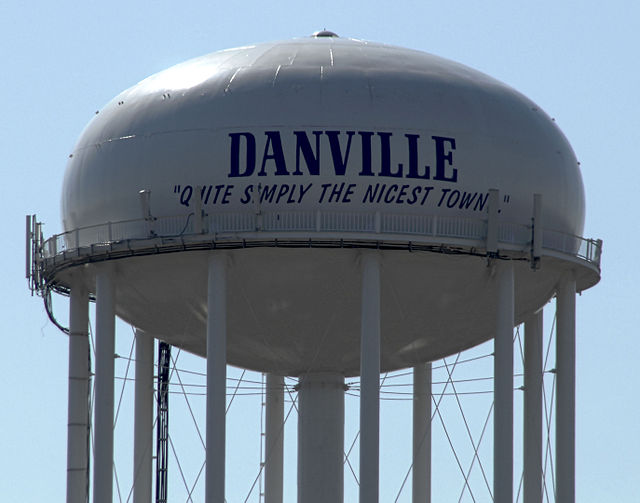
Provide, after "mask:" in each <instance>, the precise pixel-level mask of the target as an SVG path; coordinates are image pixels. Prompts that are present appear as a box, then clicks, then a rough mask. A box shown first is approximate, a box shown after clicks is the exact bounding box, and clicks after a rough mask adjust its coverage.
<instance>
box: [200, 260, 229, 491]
mask: <svg viewBox="0 0 640 503" xmlns="http://www.w3.org/2000/svg"><path fill="white" fill-rule="evenodd" d="M207 313H208V316H207V419H206V422H207V424H206V435H207V442H206V459H207V467H206V472H205V499H206V501H207V503H225V499H224V495H225V492H224V484H225V432H226V419H225V409H226V396H227V389H226V385H227V256H226V254H225V253H224V252H213V253H211V254H210V256H209V257H208V295H207Z"/></svg>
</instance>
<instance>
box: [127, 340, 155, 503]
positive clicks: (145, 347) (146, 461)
mask: <svg viewBox="0 0 640 503" xmlns="http://www.w3.org/2000/svg"><path fill="white" fill-rule="evenodd" d="M154 340H155V339H154V338H153V337H152V336H151V335H149V334H147V333H145V332H143V331H142V330H136V353H135V355H136V369H135V404H134V411H133V414H134V426H133V427H134V431H133V478H132V479H133V503H151V495H152V489H151V487H152V471H153V470H152V469H153V404H154V395H153V391H154V387H153V363H154V358H153V354H154V351H153V342H154Z"/></svg>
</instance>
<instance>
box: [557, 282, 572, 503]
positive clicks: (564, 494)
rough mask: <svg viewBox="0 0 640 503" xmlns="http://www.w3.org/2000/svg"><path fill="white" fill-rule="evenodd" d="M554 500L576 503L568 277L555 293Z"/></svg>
mask: <svg viewBox="0 0 640 503" xmlns="http://www.w3.org/2000/svg"><path fill="white" fill-rule="evenodd" d="M556 302H557V322H556V323H557V334H556V432H555V433H556V500H557V501H559V502H560V501H561V502H562V503H574V502H575V477H576V460H575V455H576V424H575V423H576V282H575V279H574V277H573V275H572V274H571V273H570V272H569V273H567V274H566V275H565V276H564V277H563V278H562V280H561V281H560V283H559V285H558V291H557V300H556Z"/></svg>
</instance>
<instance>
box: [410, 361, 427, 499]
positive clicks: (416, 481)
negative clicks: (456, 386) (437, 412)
mask: <svg viewBox="0 0 640 503" xmlns="http://www.w3.org/2000/svg"><path fill="white" fill-rule="evenodd" d="M412 470H413V472H412V480H413V487H412V499H411V502H412V503H431V363H424V364H421V365H416V366H415V367H413V467H412Z"/></svg>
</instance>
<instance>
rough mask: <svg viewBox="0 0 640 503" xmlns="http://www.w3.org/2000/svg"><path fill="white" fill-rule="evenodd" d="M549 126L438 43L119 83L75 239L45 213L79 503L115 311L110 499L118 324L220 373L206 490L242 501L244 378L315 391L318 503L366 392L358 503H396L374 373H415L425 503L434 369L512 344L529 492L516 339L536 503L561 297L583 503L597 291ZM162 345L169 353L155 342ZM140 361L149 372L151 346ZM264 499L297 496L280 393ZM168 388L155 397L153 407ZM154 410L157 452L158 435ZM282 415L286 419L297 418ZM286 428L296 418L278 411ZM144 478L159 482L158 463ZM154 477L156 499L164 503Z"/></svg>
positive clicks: (37, 253)
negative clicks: (544, 364)
mask: <svg viewBox="0 0 640 503" xmlns="http://www.w3.org/2000/svg"><path fill="white" fill-rule="evenodd" d="M584 213H585V202H584V191H583V186H582V179H581V175H580V170H579V167H578V163H577V161H576V158H575V155H574V153H573V151H572V149H571V147H570V145H569V143H568V142H567V140H566V139H565V137H564V136H563V134H562V133H561V131H560V130H559V129H558V128H557V126H556V124H555V123H554V121H553V120H552V119H551V118H550V117H549V116H547V115H546V114H545V113H544V112H543V111H542V110H541V109H540V108H539V107H538V106H537V105H536V104H534V103H533V102H531V101H530V100H528V99H527V98H526V97H524V96H522V95H521V94H519V93H518V92H516V91H515V90H513V89H511V88H510V87H508V86H506V85H504V84H502V83H500V82H498V81H496V80H494V79H492V78H491V77H488V76H486V75H484V74H482V73H480V72H477V71H475V70H472V69H470V68H468V67H466V66H463V65H461V64H457V63H454V62H451V61H448V60H445V59H442V58H439V57H436V56H433V55H430V54H426V53H423V52H418V51H413V50H408V49H404V48H398V47H393V46H388V45H383V44H377V43H371V42H365V41H361V40H353V39H347V38H341V37H338V36H337V35H335V34H334V33H331V32H327V31H323V32H319V33H316V34H314V35H313V36H311V37H306V38H299V39H294V40H287V41H282V42H275V43H265V44H257V45H251V46H246V47H240V48H236V49H229V50H224V51H220V52H215V53H212V54H209V55H206V56H203V57H200V58H196V59H193V60H190V61H187V62H185V63H182V64H179V65H177V66H174V67H172V68H169V69H168V70H165V71H163V72H160V73H158V74H156V75H153V76H151V77H149V78H147V79H145V80H143V81H142V82H140V83H139V84H137V85H135V86H133V87H131V88H130V89H128V90H126V91H124V92H122V93H121V94H120V95H118V96H117V97H116V98H114V99H113V100H112V101H111V102H110V103H108V104H107V105H106V106H105V107H104V108H103V109H102V110H100V111H99V113H98V114H97V115H96V116H95V117H94V118H93V119H92V120H91V122H90V123H89V124H88V126H87V127H86V129H85V130H84V132H83V133H82V135H81V137H80V139H79V140H78V143H77V145H76V147H75V148H74V150H73V152H72V154H71V155H70V159H69V161H68V166H67V169H66V172H65V178H64V186H63V194H62V219H63V225H64V233H63V234H60V235H57V236H53V237H51V238H50V239H47V240H44V238H43V237H42V235H41V232H40V227H39V224H38V223H37V222H36V220H35V218H34V217H29V218H28V220H27V225H28V229H27V230H28V236H29V242H28V247H27V250H28V271H27V275H28V277H29V278H30V281H31V285H32V288H33V289H36V290H38V291H39V292H41V293H42V294H44V295H45V296H46V295H48V293H49V292H51V291H56V292H60V293H64V294H68V295H70V330H69V335H70V337H69V341H70V346H69V348H70V354H69V358H70V376H69V379H70V381H69V415H70V419H69V424H70V426H69V430H68V434H69V451H68V463H69V466H68V470H69V472H68V473H69V478H68V501H83V498H84V495H85V493H86V485H87V480H88V479H87V467H86V462H85V459H86V446H87V443H86V417H87V416H88V411H87V405H86V386H87V379H88V371H87V369H86V353H87V348H88V346H87V345H88V342H87V324H88V314H87V313H88V302H89V300H90V299H91V300H95V302H96V364H95V385H96V397H95V422H94V425H93V430H94V435H95V454H94V460H93V464H92V469H93V501H94V502H96V503H97V502H103V501H104V502H110V501H111V500H112V473H111V469H112V457H113V429H112V423H113V414H114V410H113V395H114V387H113V378H114V375H113V368H114V367H113V352H114V351H113V346H114V320H115V317H116V316H118V317H120V318H122V319H123V320H125V321H127V322H129V323H131V324H132V325H134V326H135V327H137V328H138V330H139V331H140V332H141V333H144V334H147V337H149V340H152V339H151V337H152V338H157V339H160V340H163V341H166V342H168V343H170V344H172V345H175V346H178V347H180V348H183V349H185V350H187V351H190V352H192V353H195V354H198V355H202V356H205V357H206V359H207V420H206V444H207V447H206V451H207V459H206V461H207V463H206V501H207V502H211V503H222V502H223V501H224V494H225V491H224V475H225V440H224V438H225V421H224V412H225V372H226V364H227V363H229V364H233V365H236V366H239V367H243V368H247V369H253V370H257V371H261V372H266V373H268V375H269V382H270V386H271V389H278V383H279V382H280V383H281V382H282V381H281V380H282V376H296V377H298V378H299V379H300V385H299V391H298V392H299V407H300V410H299V424H298V434H299V438H298V501H300V502H303V503H314V502H322V503H325V502H340V501H342V499H343V496H342V490H343V488H342V484H343V481H342V478H343V469H342V462H343V424H344V383H345V377H348V376H356V375H359V376H360V377H361V383H362V388H361V405H360V425H361V427H360V430H361V440H360V450H361V451H360V501H361V503H374V502H377V501H378V471H379V468H378V467H379V438H378V437H379V395H378V393H379V390H378V386H379V375H380V372H381V370H394V369H401V368H408V367H413V368H414V376H415V387H416V391H415V400H414V407H415V414H414V418H415V419H414V421H415V423H414V435H415V438H414V479H413V480H414V482H413V484H414V489H413V490H414V501H415V502H418V501H422V502H424V501H428V498H429V495H428V492H429V476H428V471H429V459H430V453H429V451H428V442H425V441H424V439H425V438H426V437H428V431H429V422H428V421H429V420H428V418H429V413H428V407H429V399H428V398H426V399H425V396H427V397H428V389H429V388H428V386H429V379H430V370H429V369H430V367H429V362H431V361H432V360H434V359H437V358H440V357H442V356H445V355H448V354H451V353H454V352H458V351H461V350H463V349H466V348H470V347H472V346H475V345H477V344H479V343H481V342H484V341H487V340H489V339H492V338H493V339H495V359H494V360H495V414H494V496H495V501H499V502H506V501H511V500H512V494H513V469H512V465H513V346H512V334H513V328H514V326H515V325H516V324H519V323H522V322H525V324H526V332H527V334H526V337H527V348H528V352H527V363H526V366H527V376H525V380H526V382H527V383H528V384H527V397H526V399H525V402H526V404H525V407H528V409H527V421H528V423H527V424H528V425H527V426H525V430H526V431H525V435H526V440H525V450H526V451H527V453H528V454H526V455H527V460H525V493H526V494H527V495H528V496H527V498H528V499H527V500H526V501H536V500H537V501H540V498H541V489H540V474H539V471H540V467H539V457H540V456H539V454H540V452H541V449H542V446H541V435H540V430H541V426H540V424H541V423H540V421H541V410H540V394H541V393H540V386H539V382H538V381H540V379H539V376H540V373H541V367H540V365H541V349H540V346H539V344H538V345H536V341H537V340H538V337H539V333H540V331H541V318H540V314H539V311H540V309H541V308H542V306H543V305H544V304H545V303H546V302H547V301H548V300H549V299H550V298H552V297H553V296H557V298H558V313H557V315H558V355H557V357H558V362H557V430H556V437H557V439H558V441H557V447H556V451H557V460H556V467H557V473H556V481H557V499H558V501H562V502H571V501H573V500H574V450H575V449H574V436H575V434H574V416H575V406H574V387H575V383H574V376H575V364H574V353H575V347H574V346H575V294H576V292H577V291H582V290H585V289H587V288H589V287H591V286H593V285H595V284H596V283H597V282H598V281H599V278H600V270H599V262H600V250H601V243H600V242H599V241H594V240H591V239H584V238H582V237H581V235H582V232H583V224H584ZM151 351H152V346H151ZM137 359H139V361H145V360H147V361H148V360H149V346H148V345H144V344H140V347H139V354H138V355H137ZM269 396H270V398H269V403H268V408H269V410H270V411H271V412H270V413H271V414H272V416H271V417H275V418H276V420H275V421H272V422H271V425H269V424H268V425H267V445H268V446H269V448H270V449H271V452H270V453H269V455H268V459H269V461H268V462H267V466H266V471H267V501H268V502H269V503H275V502H278V501H281V498H282V496H281V494H282V451H281V444H280V447H279V443H278V441H276V440H275V438H276V437H277V435H278V432H279V431H280V430H279V427H278V424H277V422H278V419H277V418H278V417H280V418H281V414H280V415H278V410H279V409H278V407H281V405H280V406H279V405H278V403H280V404H281V402H282V400H281V397H278V393H271V394H270V395H269ZM148 400H149V399H148V397H147V398H145V397H143V396H140V397H136V402H137V403H140V404H146V403H147V402H148ZM139 409H140V410H139V412H137V413H136V414H137V417H136V421H137V423H136V448H137V449H138V448H139V446H140V445H142V442H143V441H144V438H145V436H146V435H148V434H149V431H150V430H151V428H152V425H151V424H150V421H149V420H148V418H149V417H150V416H149V413H148V410H149V409H148V406H146V405H145V406H143V405H141V406H140V407H139ZM280 410H281V409H280ZM280 420H281V419H280ZM137 452H138V454H136V456H137V457H136V460H137V461H136V463H137V465H141V466H142V465H143V468H144V469H145V470H147V468H148V470H149V471H145V472H144V473H150V464H151V458H150V456H149V455H145V454H143V453H142V454H141V453H140V452H141V451H137ZM150 494H151V490H150V480H149V477H142V480H140V482H139V483H138V486H137V487H136V495H135V498H136V501H145V500H146V501H148V498H149V497H150Z"/></svg>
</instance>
